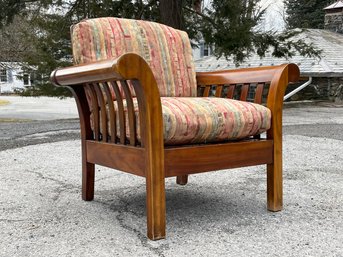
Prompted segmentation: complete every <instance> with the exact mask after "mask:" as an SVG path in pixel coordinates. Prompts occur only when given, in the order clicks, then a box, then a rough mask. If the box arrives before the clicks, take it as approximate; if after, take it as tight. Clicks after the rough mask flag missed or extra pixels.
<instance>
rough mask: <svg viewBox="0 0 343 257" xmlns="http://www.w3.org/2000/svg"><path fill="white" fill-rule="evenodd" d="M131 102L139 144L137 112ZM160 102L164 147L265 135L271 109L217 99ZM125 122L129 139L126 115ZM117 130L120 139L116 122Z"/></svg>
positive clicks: (168, 99) (136, 106)
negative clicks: (263, 133)
mask: <svg viewBox="0 0 343 257" xmlns="http://www.w3.org/2000/svg"><path fill="white" fill-rule="evenodd" d="M134 100H135V101H134V105H135V114H136V122H137V125H138V126H137V129H136V131H137V136H138V140H139V141H140V128H139V121H138V116H139V109H138V105H137V101H136V99H134ZM115 103H116V101H115ZM161 103H162V114H163V130H164V143H165V144H166V145H181V144H189V143H212V142H220V141H228V140H235V139H242V138H246V137H249V136H254V135H257V134H260V133H262V132H265V131H266V130H268V129H269V128H270V125H271V112H270V110H269V109H268V108H266V107H264V106H262V105H259V104H254V103H249V102H242V101H237V100H232V99H226V98H217V97H162V98H161ZM125 105H126V103H125V101H124V106H125ZM115 106H116V104H115ZM115 108H116V107H115ZM125 120H126V129H127V130H126V135H127V137H129V129H128V128H129V125H128V118H127V112H126V119H125ZM117 131H118V135H117V136H119V121H118V119H117Z"/></svg>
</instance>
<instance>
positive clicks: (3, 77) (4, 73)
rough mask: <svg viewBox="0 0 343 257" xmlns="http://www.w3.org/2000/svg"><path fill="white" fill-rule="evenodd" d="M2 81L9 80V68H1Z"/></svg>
mask: <svg viewBox="0 0 343 257" xmlns="http://www.w3.org/2000/svg"><path fill="white" fill-rule="evenodd" d="M0 82H7V70H5V69H1V70H0Z"/></svg>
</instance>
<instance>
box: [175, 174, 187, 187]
mask: <svg viewBox="0 0 343 257" xmlns="http://www.w3.org/2000/svg"><path fill="white" fill-rule="evenodd" d="M187 182H188V175H181V176H177V177H176V184H178V185H182V186H184V185H186V184H187Z"/></svg>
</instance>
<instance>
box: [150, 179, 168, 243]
mask: <svg viewBox="0 0 343 257" xmlns="http://www.w3.org/2000/svg"><path fill="white" fill-rule="evenodd" d="M146 210H147V227H148V237H149V238H150V239H151V240H158V239H163V238H165V235H166V199H165V184H164V178H163V177H161V176H150V177H149V176H147V177H146Z"/></svg>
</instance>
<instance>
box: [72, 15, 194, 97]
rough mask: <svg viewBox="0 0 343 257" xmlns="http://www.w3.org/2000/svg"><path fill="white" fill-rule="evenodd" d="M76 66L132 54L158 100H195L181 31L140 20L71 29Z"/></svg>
mask: <svg viewBox="0 0 343 257" xmlns="http://www.w3.org/2000/svg"><path fill="white" fill-rule="evenodd" d="M72 47H73V56H74V62H75V63H76V64H81V63H88V62H92V61H97V60H104V59H109V58H117V57H119V56H121V55H122V54H124V53H128V52H134V53H137V54H139V55H140V56H142V57H143V58H144V59H145V60H146V61H147V63H148V64H149V65H150V67H151V69H152V72H153V74H154V76H155V78H156V81H157V85H158V87H159V91H160V95H161V96H183V97H188V96H196V79H195V68H194V63H193V57H192V48H191V45H190V41H189V38H188V35H187V33H186V32H184V31H180V30H176V29H173V28H171V27H168V26H165V25H162V24H159V23H155V22H148V21H142V20H130V19H121V18H96V19H88V20H83V21H81V22H80V23H78V24H76V25H75V26H74V27H73V28H72Z"/></svg>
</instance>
